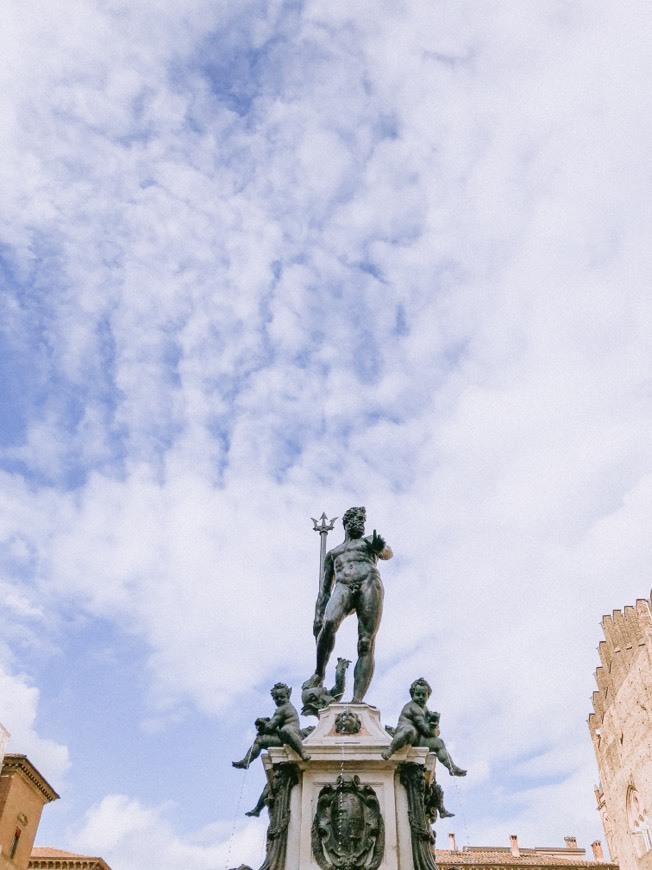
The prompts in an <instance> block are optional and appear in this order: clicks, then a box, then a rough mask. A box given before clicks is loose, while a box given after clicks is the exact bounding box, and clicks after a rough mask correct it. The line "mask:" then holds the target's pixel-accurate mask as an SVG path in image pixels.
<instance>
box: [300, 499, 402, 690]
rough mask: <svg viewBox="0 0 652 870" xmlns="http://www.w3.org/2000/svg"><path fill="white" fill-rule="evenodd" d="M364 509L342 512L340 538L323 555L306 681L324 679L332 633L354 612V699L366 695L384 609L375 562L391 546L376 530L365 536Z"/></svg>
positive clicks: (385, 556) (314, 682)
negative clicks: (312, 658)
mask: <svg viewBox="0 0 652 870" xmlns="http://www.w3.org/2000/svg"><path fill="white" fill-rule="evenodd" d="M365 520H366V511H365V509H364V508H363V507H353V508H349V509H348V510H347V511H346V512H345V514H344V516H343V517H342V525H343V526H344V541H343V542H342V543H341V544H339V545H338V546H337V547H334V548H333V549H332V550H330V551H329V552H328V553H327V554H326V557H325V560H324V570H323V572H322V576H321V583H320V588H319V595H318V597H317V603H316V606H315V620H314V624H313V631H314V634H315V637H316V639H317V666H316V668H315V673H314V675H313V676H312V677H311V678H310V680H309V681H308V682H309V683H310V685H312V686H321V685H323V681H324V677H325V674H326V665H327V664H328V660H329V659H330V656H331V653H332V652H333V649H334V647H335V635H336V633H337V630H338V628H339V627H340V625H341V623H342V620H343V619H344V618H345V617H346V616H348V615H349V614H350V613H355V614H356V615H357V617H358V661H357V662H356V666H355V670H354V675H353V701H354V702H361V701H362V699H363V698H364V696H365V694H366V693H367V690H368V688H369V685H370V683H371V678H372V677H373V673H374V645H375V641H376V634H377V633H378V627H379V626H380V618H381V616H382V612H383V584H382V582H381V579H380V572H379V571H378V569H377V567H376V564H377V562H378V559H391V558H392V555H393V554H392V550H391V547H389V546H388V545H387V543H386V542H385V539H384V538H382V537H381V536H380V535H379V534H377V532H376V530H375V529H374V532H373V535H369V536H367V537H365V534H364V527H365Z"/></svg>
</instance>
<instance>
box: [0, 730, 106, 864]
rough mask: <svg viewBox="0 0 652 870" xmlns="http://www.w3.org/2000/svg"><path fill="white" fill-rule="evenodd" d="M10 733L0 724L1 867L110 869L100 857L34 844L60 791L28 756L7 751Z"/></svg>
mask: <svg viewBox="0 0 652 870" xmlns="http://www.w3.org/2000/svg"><path fill="white" fill-rule="evenodd" d="M3 737H4V738H5V739H4V741H3ZM8 737H9V735H8V733H7V731H6V729H5V728H3V727H2V726H1V725H0V765H1V768H0V870H37V868H38V870H111V868H110V867H109V865H108V864H106V863H105V862H104V861H103V860H102V859H101V858H90V857H88V856H87V855H73V854H72V853H71V852H63V851H61V850H60V849H51V848H49V847H39V846H36V847H35V846H34V839H35V837H36V832H37V829H38V825H39V822H40V820H41V813H42V812H43V807H44V806H45V805H46V804H48V803H50V802H51V801H55V800H57V799H58V797H59V795H58V794H57V793H56V791H55V790H54V789H53V788H52V786H51V785H50V784H49V783H48V782H47V780H46V779H45V777H43V776H42V775H41V774H40V773H39V772H38V770H37V769H36V768H35V767H34V765H33V764H32V762H31V761H30V760H29V759H28V758H27V756H25V755H15V754H13V753H6V754H5V753H4V749H5V746H6V741H7V739H8Z"/></svg>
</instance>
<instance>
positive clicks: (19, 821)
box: [0, 753, 59, 870]
mask: <svg viewBox="0 0 652 870" xmlns="http://www.w3.org/2000/svg"><path fill="white" fill-rule="evenodd" d="M58 797H59V795H58V794H57V793H56V791H55V790H54V789H53V788H52V786H51V785H50V784H49V783H48V782H47V780H46V779H45V778H44V777H43V776H42V775H41V774H40V773H39V772H38V770H37V769H36V768H35V767H34V765H33V764H32V763H31V761H29V759H28V758H27V756H25V755H14V754H12V753H6V754H5V756H4V758H3V761H2V773H1V774H0V870H27V865H28V862H29V858H30V855H31V854H32V846H33V845H34V838H35V837H36V831H37V828H38V824H39V822H40V820H41V813H42V812H43V807H44V806H45V805H46V804H48V803H50V802H51V801H55V800H57V798H58Z"/></svg>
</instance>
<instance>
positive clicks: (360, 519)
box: [342, 507, 367, 538]
mask: <svg viewBox="0 0 652 870" xmlns="http://www.w3.org/2000/svg"><path fill="white" fill-rule="evenodd" d="M366 519H367V511H366V510H365V508H363V507H351V508H349V509H348V511H344V516H343V517H342V525H343V526H344V531H345V532H347V533H348V535H349V537H351V538H361V537H362V536H363V535H364V524H365V520H366Z"/></svg>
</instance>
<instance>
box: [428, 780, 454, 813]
mask: <svg viewBox="0 0 652 870" xmlns="http://www.w3.org/2000/svg"><path fill="white" fill-rule="evenodd" d="M433 803H434V806H435V807H436V809H437V810H438V812H439V815H440V817H441V818H442V819H452V818H453V816H454V815H455V813H449V812H448V810H447V809H446V807H445V806H444V789H443V788H442V787H441V786H440V785H439V783H438V782H437V783H435V785H434V787H433Z"/></svg>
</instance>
